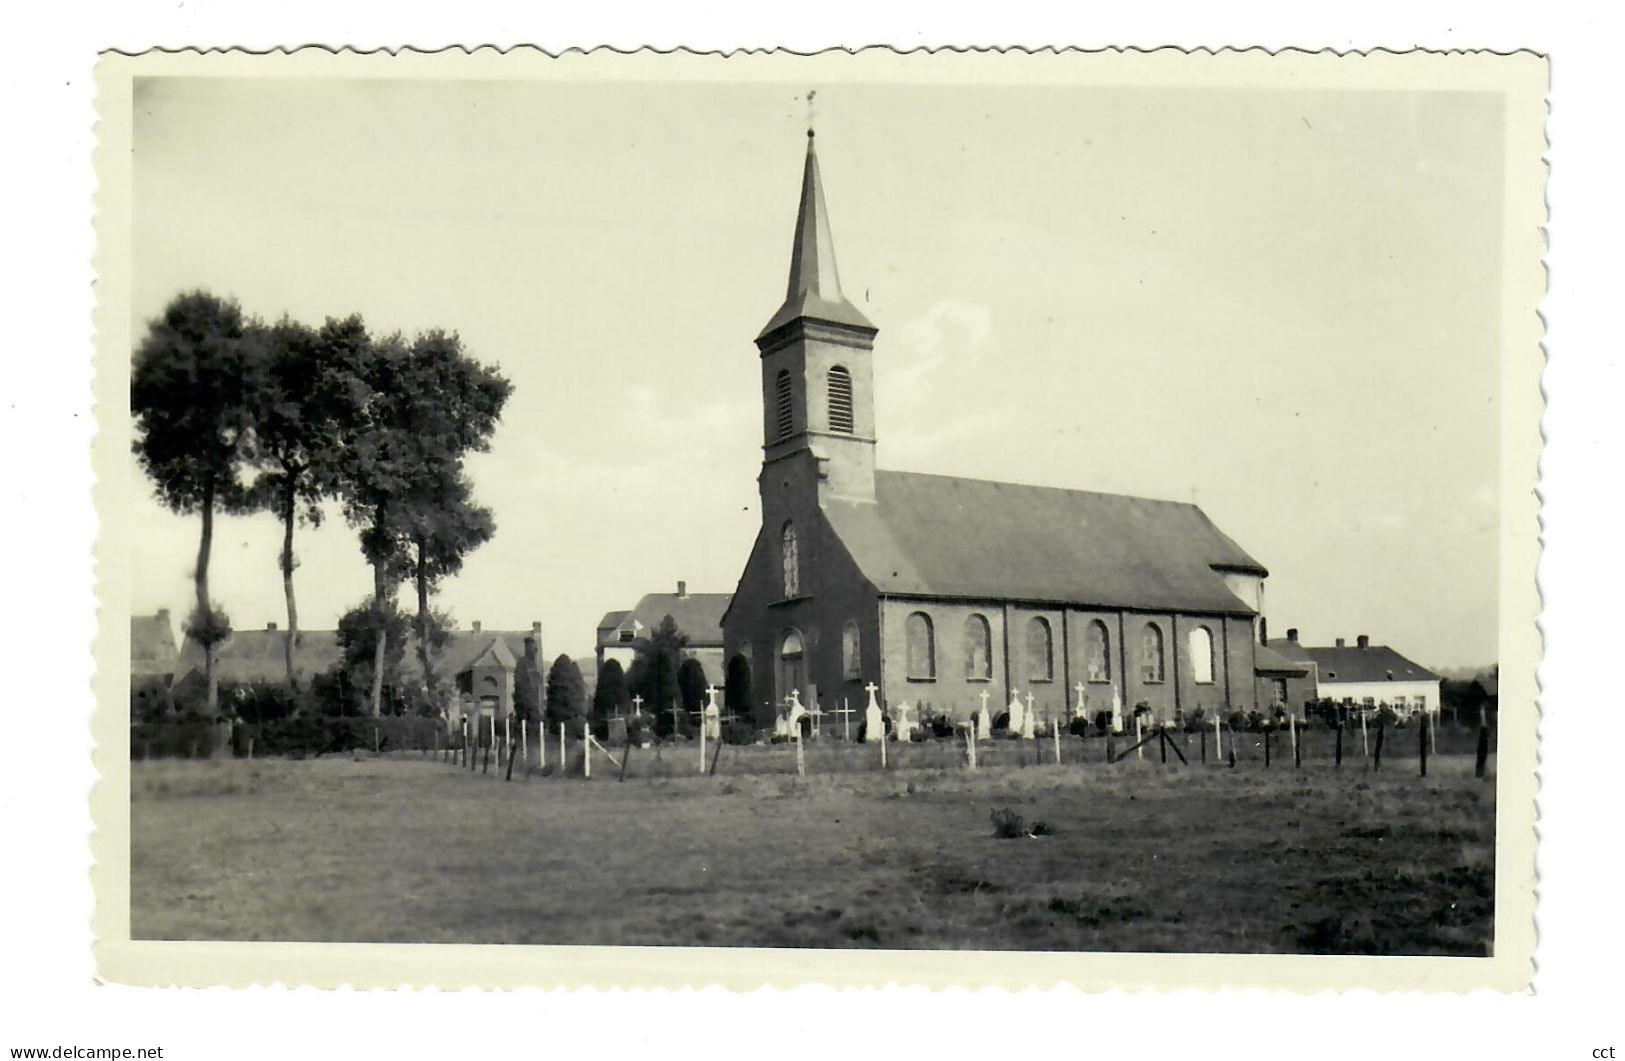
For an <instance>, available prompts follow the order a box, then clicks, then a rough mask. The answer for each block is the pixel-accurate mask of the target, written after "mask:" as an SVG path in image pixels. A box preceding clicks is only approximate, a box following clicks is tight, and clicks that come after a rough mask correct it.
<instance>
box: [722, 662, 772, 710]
mask: <svg viewBox="0 0 1625 1061" xmlns="http://www.w3.org/2000/svg"><path fill="white" fill-rule="evenodd" d="M722 702H723V704H724V706H726V707H727V709H728V714H730V715H733V716H734V717H735V718H748V719H751V720H753V721H755V722H756V723H757V724H758V725H761V720H760V719H759V718H757V708H756V703H755V697H754V696H753V695H752V693H751V680H750V661H749V660H747V659H746V658H745V657H744V656H734V657H733V658H732V659H730V660H729V661H728V674H727V679H726V682H725V684H724V686H723V691H722ZM772 724H773V720H772V719H771V718H769V719H768V720H767V725H769V726H771V725H772Z"/></svg>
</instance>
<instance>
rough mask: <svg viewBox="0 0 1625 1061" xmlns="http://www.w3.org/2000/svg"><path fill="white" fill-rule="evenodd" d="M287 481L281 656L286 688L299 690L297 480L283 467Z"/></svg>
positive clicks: (283, 521) (284, 521)
mask: <svg viewBox="0 0 1625 1061" xmlns="http://www.w3.org/2000/svg"><path fill="white" fill-rule="evenodd" d="M284 474H285V475H286V476H287V483H286V485H285V487H284V493H283V496H282V596H283V597H284V598H286V600H287V602H288V632H287V634H286V635H285V636H284V637H283V639H282V658H283V662H284V663H286V664H287V668H288V688H289V689H290V690H291V691H293V692H295V693H297V692H298V691H299V674H298V672H296V671H295V670H294V669H293V650H294V646H295V644H297V642H298V640H299V609H298V607H297V606H296V605H295V604H294V601H293V523H294V518H295V506H296V500H295V499H296V497H297V491H296V489H295V487H296V485H297V482H298V480H297V479H296V477H295V476H296V472H295V471H294V470H293V469H289V468H284Z"/></svg>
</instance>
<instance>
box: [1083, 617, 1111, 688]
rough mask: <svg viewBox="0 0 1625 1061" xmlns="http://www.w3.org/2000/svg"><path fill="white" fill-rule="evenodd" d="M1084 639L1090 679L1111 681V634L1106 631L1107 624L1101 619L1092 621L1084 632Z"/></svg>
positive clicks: (1093, 680)
mask: <svg viewBox="0 0 1625 1061" xmlns="http://www.w3.org/2000/svg"><path fill="white" fill-rule="evenodd" d="M1083 640H1084V658H1085V660H1086V661H1087V665H1088V667H1089V680H1090V681H1092V682H1109V681H1111V680H1112V651H1111V635H1110V634H1108V633H1107V632H1106V624H1105V623H1103V622H1101V621H1100V620H1099V619H1096V620H1095V621H1094V622H1092V623H1090V624H1089V626H1088V628H1087V629H1086V630H1085V631H1084V633H1083Z"/></svg>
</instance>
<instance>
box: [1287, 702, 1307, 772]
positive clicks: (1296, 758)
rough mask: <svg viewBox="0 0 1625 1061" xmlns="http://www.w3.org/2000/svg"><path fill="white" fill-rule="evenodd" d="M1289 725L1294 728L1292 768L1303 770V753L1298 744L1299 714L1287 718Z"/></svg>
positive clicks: (1294, 713) (1292, 714)
mask: <svg viewBox="0 0 1625 1061" xmlns="http://www.w3.org/2000/svg"><path fill="white" fill-rule="evenodd" d="M1286 717H1287V724H1288V725H1289V726H1291V727H1292V766H1293V768H1294V769H1297V770H1301V769H1303V752H1302V751H1301V750H1300V745H1299V744H1298V713H1297V712H1296V711H1294V712H1291V713H1290V714H1288V715H1287V716H1286Z"/></svg>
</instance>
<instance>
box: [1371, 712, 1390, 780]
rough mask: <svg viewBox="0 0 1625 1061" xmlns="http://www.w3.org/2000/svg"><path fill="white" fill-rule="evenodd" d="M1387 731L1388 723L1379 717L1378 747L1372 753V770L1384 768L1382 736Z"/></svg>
mask: <svg viewBox="0 0 1625 1061" xmlns="http://www.w3.org/2000/svg"><path fill="white" fill-rule="evenodd" d="M1387 732H1388V723H1387V722H1385V721H1383V720H1382V719H1380V718H1379V719H1377V748H1376V751H1374V752H1373V753H1372V754H1371V770H1372V772H1373V773H1375V772H1376V771H1378V770H1381V769H1382V738H1383V735H1384V734H1385V733H1387Z"/></svg>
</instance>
